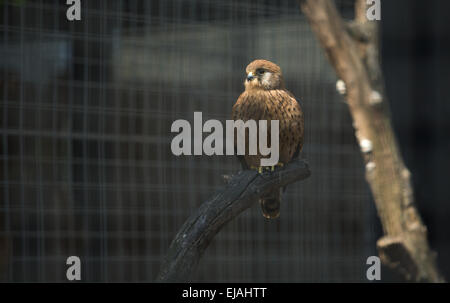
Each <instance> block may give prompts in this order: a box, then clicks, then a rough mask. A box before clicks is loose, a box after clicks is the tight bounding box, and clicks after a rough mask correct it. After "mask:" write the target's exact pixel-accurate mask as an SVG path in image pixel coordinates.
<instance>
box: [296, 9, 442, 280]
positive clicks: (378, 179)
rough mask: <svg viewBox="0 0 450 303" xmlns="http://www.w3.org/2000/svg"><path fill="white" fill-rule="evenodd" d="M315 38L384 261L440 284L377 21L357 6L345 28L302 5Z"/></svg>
mask: <svg viewBox="0 0 450 303" xmlns="http://www.w3.org/2000/svg"><path fill="white" fill-rule="evenodd" d="M299 2H300V7H301V10H302V11H303V13H304V14H305V15H306V17H307V19H308V21H309V23H310V25H311V28H312V30H313V32H314V33H315V35H316V37H317V38H318V40H319V43H320V44H321V46H322V47H323V49H324V50H325V53H326V55H327V57H328V59H329V62H330V63H331V65H332V66H333V68H334V69H335V71H336V73H337V75H338V77H339V78H340V79H342V81H344V83H345V88H346V92H345V97H346V101H347V104H348V107H349V109H350V112H351V115H352V117H353V126H354V128H355V135H356V138H357V140H358V142H359V144H360V147H361V152H362V155H363V157H364V161H365V165H366V167H365V168H366V179H367V181H368V183H369V185H370V188H371V192H372V194H373V197H374V201H375V204H376V208H377V212H378V215H379V217H380V220H381V224H382V226H383V231H384V236H383V237H382V238H381V239H379V240H378V242H377V248H378V251H379V255H380V259H381V261H382V262H383V263H384V264H386V265H387V266H389V267H391V268H393V269H395V270H397V271H398V272H399V273H401V274H402V275H403V276H404V277H405V278H406V279H407V280H411V281H429V282H441V281H443V278H442V277H441V276H440V274H439V272H438V270H437V268H436V264H435V253H434V252H433V251H432V250H431V249H430V247H429V245H428V241H427V229H426V227H425V225H424V224H423V222H422V220H421V218H420V215H419V213H418V211H417V209H416V207H415V206H414V197H413V189H412V185H411V174H410V172H409V170H408V169H407V168H406V166H405V164H404V163H403V160H402V157H401V155H400V153H399V148H398V144H397V142H396V138H395V135H394V132H393V129H392V126H391V122H390V113H389V109H388V105H387V98H386V95H385V93H384V85H383V78H382V72H381V69H380V63H379V52H378V50H379V45H378V21H368V20H367V19H366V10H367V7H366V1H365V0H357V1H356V3H355V20H354V21H352V22H350V23H346V22H345V21H344V20H343V19H342V18H341V16H340V15H339V13H338V11H337V9H336V7H335V5H334V3H333V2H332V1H330V0H300V1H299Z"/></svg>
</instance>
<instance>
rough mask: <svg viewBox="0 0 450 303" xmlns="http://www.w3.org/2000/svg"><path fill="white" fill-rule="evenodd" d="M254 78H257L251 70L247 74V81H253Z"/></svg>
mask: <svg viewBox="0 0 450 303" xmlns="http://www.w3.org/2000/svg"><path fill="white" fill-rule="evenodd" d="M253 78H255V76H253V73H252V72H249V73H248V75H247V81H252V80H253Z"/></svg>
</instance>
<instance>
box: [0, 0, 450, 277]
mask: <svg viewBox="0 0 450 303" xmlns="http://www.w3.org/2000/svg"><path fill="white" fill-rule="evenodd" d="M0 3H1V9H0V100H1V107H0V125H1V142H0V146H1V149H0V157H1V162H0V170H1V171H0V280H1V281H65V280H66V278H65V270H66V265H65V261H66V258H67V257H68V256H70V255H76V256H79V257H80V258H81V261H82V280H83V281H94V282H95V281H152V280H153V279H154V278H155V277H156V274H157V272H158V270H159V265H160V263H161V260H162V258H163V256H164V254H165V253H166V251H167V249H168V247H169V244H170V241H171V240H172V238H173V237H174V235H175V234H176V232H177V230H178V229H179V228H180V227H181V225H182V223H183V222H184V220H186V218H187V217H188V216H189V214H190V213H192V212H193V211H194V210H195V209H196V208H197V207H198V206H199V205H200V204H201V202H202V201H204V200H205V199H207V198H208V197H209V196H210V195H211V194H212V193H213V192H214V191H215V190H217V189H219V188H221V186H223V184H222V180H221V179H222V178H221V176H222V175H223V174H224V173H230V172H233V171H237V170H238V169H239V165H238V163H237V161H236V160H235V159H234V158H232V157H225V156H222V157H220V156H216V157H203V156H201V157H200V156H196V157H193V156H192V157H187V156H186V157H175V156H173V155H172V154H171V151H170V141H171V139H172V138H173V135H174V134H172V133H170V126H171V124H172V122H173V121H174V120H176V119H187V120H192V118H193V112H194V111H202V112H203V119H204V120H207V119H219V120H221V121H225V119H228V118H229V114H230V112H231V106H232V105H233V103H234V102H235V100H236V98H237V97H238V96H239V94H240V92H241V91H242V89H243V86H242V81H243V78H244V68H245V66H246V65H247V64H248V63H249V62H250V61H252V60H253V59H255V58H265V59H269V60H272V61H274V62H276V63H278V64H279V65H280V66H281V67H282V69H283V72H284V75H285V78H286V80H287V87H288V88H289V89H290V90H291V91H292V92H293V93H294V94H295V95H296V96H297V97H298V98H299V99H301V100H302V102H303V105H304V111H305V112H306V142H305V148H304V152H303V157H304V158H307V159H308V161H309V163H310V165H311V168H312V171H313V175H312V176H311V177H310V178H309V179H308V180H306V181H304V182H302V183H299V184H294V185H291V186H290V187H289V188H288V191H287V193H286V195H285V198H284V203H283V205H282V210H281V218H280V220H276V221H271V222H268V221H266V220H264V218H263V217H262V216H261V214H260V210H259V208H258V205H255V207H253V208H251V209H250V210H248V211H246V212H245V213H244V214H242V215H241V216H240V217H239V218H237V219H236V220H234V221H233V222H230V223H229V224H228V225H227V226H226V228H224V229H223V230H222V231H221V232H220V233H219V235H218V236H217V237H216V238H215V239H214V241H213V242H212V243H211V245H210V247H209V248H208V250H207V252H206V253H205V256H204V257H203V259H202V261H201V263H200V266H199V270H198V272H197V273H196V274H195V275H194V277H193V281H217V282H224V281H237V282H239V281H246V282H251V281H255V282H265V281H268V282H277V281H278V282H354V281H355V282H358V281H361V282H364V281H366V275H365V271H366V268H367V266H366V264H365V261H366V259H367V257H368V256H371V255H375V254H376V249H375V243H376V239H378V238H379V237H380V236H381V228H380V225H379V221H378V218H377V215H376V211H375V208H374V205H373V201H372V200H371V198H370V194H369V190H368V187H367V184H366V182H365V180H364V170H363V161H362V159H361V156H360V153H359V149H358V146H357V144H356V141H355V138H354V133H353V128H352V121H351V118H350V115H349V113H348V109H347V107H346V105H345V104H344V103H343V102H342V101H343V99H342V97H341V96H339V95H338V94H337V93H336V90H335V83H336V80H337V79H336V76H335V74H334V72H333V70H332V69H331V67H330V66H329V64H328V62H327V61H326V59H325V57H324V54H323V52H322V50H321V49H320V47H319V46H318V44H317V42H316V40H315V37H314V36H313V35H312V33H311V30H310V28H309V25H308V23H307V22H306V20H305V18H304V17H303V16H302V15H301V13H300V10H299V7H298V4H297V1H293V0H280V1H267V0H264V1H263V0H258V1H237V0H232V1H229V0H217V1H206V0H197V1H183V0H171V1H166V0H159V1H156V0H155V1H139V0H131V1H119V0H112V1H82V13H81V15H82V20H81V21H73V22H69V21H67V19H66V10H67V5H65V1H44V0H40V1H27V0H21V1H1V2H0ZM336 3H337V6H338V8H339V10H340V11H341V13H342V14H343V16H344V17H345V18H352V16H353V1H352V0H341V1H336ZM446 8H449V4H448V3H447V2H446V1H444V0H442V1H406V0H405V1H382V23H381V24H382V50H383V52H382V53H383V69H384V72H385V79H386V86H387V92H388V96H389V99H390V102H391V109H392V116H393V122H394V127H395V130H396V132H397V135H398V140H399V143H400V145H401V149H402V153H403V155H404V157H405V162H406V164H407V166H408V167H409V168H410V169H411V171H412V173H413V180H414V186H415V194H416V198H417V204H418V207H419V210H420V212H421V214H422V216H423V219H424V221H425V223H426V225H427V226H428V229H429V237H430V242H431V246H432V247H433V248H434V249H435V250H436V251H437V252H438V261H439V268H440V269H441V271H442V272H443V273H444V275H445V276H446V277H447V278H448V277H449V276H450V264H449V261H448V260H446V257H447V256H450V254H449V253H450V252H449V249H450V248H449V239H448V236H447V235H446V233H447V231H448V230H449V227H450V224H449V223H448V220H446V218H447V217H448V215H449V210H450V209H449V205H448V203H446V199H447V198H448V197H449V196H450V193H449V190H450V189H449V186H448V185H447V183H448V180H449V178H448V176H449V172H448V168H450V165H448V164H450V163H449V160H448V157H447V155H449V154H450V153H449V151H450V150H449V149H450V147H449V140H448V139H447V136H448V130H449V127H448V123H449V122H447V120H446V117H445V115H446V113H448V112H449V105H448V102H446V97H447V96H448V95H449V94H448V90H449V89H450V88H449V85H448V83H449V81H448V80H449V71H448V64H446V63H448V60H449V58H448V56H449V52H448V43H449V42H448V39H446V38H447V35H448V33H449V31H448V25H447V23H448V22H446V19H445V18H446V12H447V10H446ZM382 280H383V281H399V280H400V277H397V276H396V275H395V274H394V273H392V272H390V271H389V270H388V269H386V268H383V271H382Z"/></svg>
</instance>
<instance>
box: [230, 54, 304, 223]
mask: <svg viewBox="0 0 450 303" xmlns="http://www.w3.org/2000/svg"><path fill="white" fill-rule="evenodd" d="M246 72H247V74H248V75H250V76H249V77H250V78H251V77H252V75H255V76H254V78H252V79H251V80H248V79H247V80H246V81H245V91H244V92H243V93H242V94H241V95H240V96H239V98H238V100H237V101H236V103H235V104H234V106H233V109H232V119H233V120H243V121H247V120H250V119H252V120H255V121H258V120H267V124H268V128H269V130H268V144H270V121H271V120H279V147H280V150H279V155H280V159H279V162H282V163H284V164H286V163H288V162H289V161H291V160H292V158H293V157H295V156H297V155H298V154H299V152H300V151H301V149H302V147H303V135H304V120H303V112H302V109H301V107H300V104H299V103H298V102H297V100H296V99H295V97H294V96H293V95H292V94H291V93H290V92H289V91H287V90H286V89H285V87H284V81H283V76H282V73H281V69H280V67H279V66H278V65H276V64H274V63H272V62H270V61H266V60H255V61H253V62H251V63H250V64H249V65H248V66H247V68H246ZM250 73H251V74H250ZM246 145H248V137H247V136H246ZM246 150H247V151H246V153H247V152H248V148H246ZM265 157H269V156H265ZM261 158H262V156H261V155H259V154H257V155H247V154H246V155H244V157H243V161H241V162H243V165H244V166H246V167H244V168H249V167H251V166H255V167H258V166H260V160H261ZM280 195H281V193H279V192H278V191H277V192H276V193H273V194H271V195H269V196H268V197H264V198H263V199H261V206H262V210H263V214H264V216H265V217H267V218H276V217H278V215H279V203H280Z"/></svg>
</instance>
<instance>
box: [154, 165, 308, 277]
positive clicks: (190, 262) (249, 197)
mask: <svg viewBox="0 0 450 303" xmlns="http://www.w3.org/2000/svg"><path fill="white" fill-rule="evenodd" d="M310 174H311V172H310V170H309V167H308V164H307V163H306V162H305V161H303V160H299V159H297V160H295V161H293V162H291V163H289V164H288V165H286V166H285V167H284V168H283V169H278V170H275V171H273V172H266V173H263V174H259V173H258V172H256V171H254V170H244V171H240V172H239V173H238V174H236V175H234V176H233V177H231V178H230V179H229V182H228V184H227V186H226V187H225V188H224V189H223V190H221V191H219V192H218V193H216V194H215V195H214V196H213V197H212V198H210V199H209V200H208V201H206V202H204V203H203V204H202V205H201V206H200V207H199V208H198V209H197V210H196V211H195V212H194V213H193V214H192V215H191V216H190V217H189V218H188V219H187V221H186V222H185V223H184V225H183V226H182V227H181V229H180V231H179V232H178V234H177V235H176V236H175V239H174V240H173V241H172V243H171V245H170V248H169V251H168V253H167V255H166V257H165V260H164V262H163V264H162V266H161V270H160V272H159V274H158V277H157V279H156V281H157V282H188V281H189V278H190V276H191V275H192V274H193V272H194V271H195V269H196V267H197V264H198V262H199V260H200V258H201V256H202V255H203V252H204V251H205V250H206V248H207V247H208V245H209V243H210V242H211V240H212V239H213V237H214V236H215V235H216V234H217V233H218V232H219V230H220V229H221V228H222V227H223V226H224V225H225V224H226V223H227V222H229V221H230V220H232V219H234V218H235V217H237V216H238V215H239V214H240V213H242V212H243V211H244V210H246V209H247V208H249V207H250V206H252V205H253V203H255V202H256V201H257V200H258V199H259V197H261V196H264V195H265V194H267V193H268V192H270V191H271V190H273V189H275V188H280V187H283V186H286V185H288V184H290V183H293V182H295V181H298V180H303V179H306V178H308V177H309V176H310ZM261 219H263V218H261Z"/></svg>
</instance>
